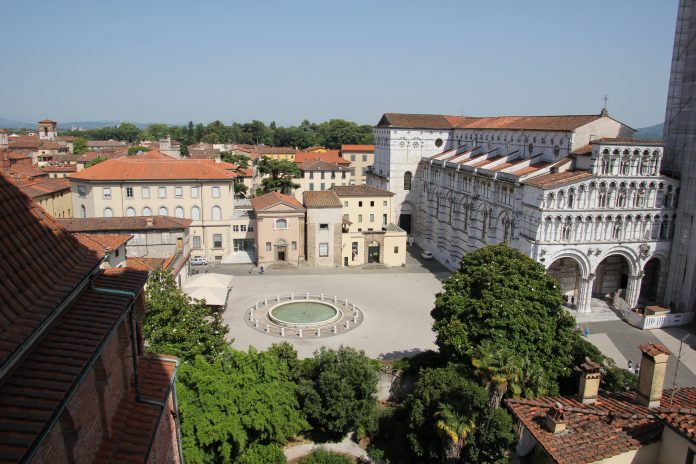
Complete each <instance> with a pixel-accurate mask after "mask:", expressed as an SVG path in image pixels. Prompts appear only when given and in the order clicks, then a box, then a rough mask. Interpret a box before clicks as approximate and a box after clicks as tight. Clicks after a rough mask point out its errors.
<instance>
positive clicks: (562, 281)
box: [546, 255, 583, 308]
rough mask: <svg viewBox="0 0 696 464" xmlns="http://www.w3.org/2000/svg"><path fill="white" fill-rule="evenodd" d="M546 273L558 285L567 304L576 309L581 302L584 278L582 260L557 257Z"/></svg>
mask: <svg viewBox="0 0 696 464" xmlns="http://www.w3.org/2000/svg"><path fill="white" fill-rule="evenodd" d="M546 273H547V274H548V275H549V277H551V278H552V279H554V280H555V281H556V283H558V286H559V289H560V291H561V293H562V294H563V298H564V300H565V303H566V304H567V305H570V307H571V308H575V307H576V304H578V303H579V302H580V301H579V300H580V287H581V285H582V284H581V279H582V278H583V275H582V273H583V270H582V262H581V260H578V259H577V258H576V257H575V256H573V255H566V256H560V257H556V259H554V260H553V261H552V262H551V264H550V265H549V267H548V269H547V270H546Z"/></svg>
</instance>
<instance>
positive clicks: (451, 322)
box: [431, 244, 576, 393]
mask: <svg viewBox="0 0 696 464" xmlns="http://www.w3.org/2000/svg"><path fill="white" fill-rule="evenodd" d="M562 303H563V299H562V297H561V293H560V291H559V289H558V284H557V283H556V282H555V281H554V280H553V279H552V278H551V277H549V276H548V275H547V274H546V270H545V269H544V267H543V266H542V265H541V264H539V263H537V262H535V261H534V260H532V259H531V258H529V257H527V256H525V255H524V254H522V253H520V252H519V251H517V250H514V249H512V248H510V247H508V246H507V245H505V244H499V245H492V246H487V247H484V248H481V249H479V250H477V251H475V252H473V253H470V254H468V255H466V256H465V257H464V258H463V259H462V261H461V266H460V270H459V271H458V272H456V273H455V274H453V275H452V277H450V278H449V279H447V280H446V281H445V283H444V288H443V291H442V292H440V293H439V294H438V295H437V298H436V302H435V308H434V309H433V311H432V313H431V314H432V316H433V318H434V319H435V322H434V324H433V328H434V330H435V332H436V333H437V339H436V343H437V345H438V347H439V348H440V351H441V352H442V353H443V355H444V356H445V357H447V358H448V359H449V360H451V361H455V362H461V363H465V364H466V363H470V362H471V361H470V360H471V358H472V357H473V356H474V353H475V350H476V349H477V347H478V346H479V345H480V344H481V343H483V342H485V341H490V342H491V343H492V344H494V345H495V346H496V348H497V349H503V350H507V351H509V352H512V353H515V354H516V355H517V356H519V357H521V358H523V359H526V360H528V361H529V363H531V365H532V366H533V368H532V369H533V370H537V371H538V369H539V368H540V369H541V370H542V371H543V372H544V373H545V375H546V381H547V383H548V384H547V385H546V387H547V390H548V391H549V392H550V393H556V392H557V391H558V388H557V387H558V385H557V379H558V377H559V376H562V375H565V374H567V373H568V372H569V370H570V367H569V365H570V362H571V358H570V350H571V346H572V344H573V340H574V339H575V336H576V334H575V330H574V329H575V322H574V320H573V319H572V317H571V316H570V315H568V314H567V313H566V312H565V311H564V310H563V309H562Z"/></svg>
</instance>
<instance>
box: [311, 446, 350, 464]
mask: <svg viewBox="0 0 696 464" xmlns="http://www.w3.org/2000/svg"><path fill="white" fill-rule="evenodd" d="M298 464H353V460H352V459H351V458H349V457H348V456H344V455H342V454H339V453H334V452H332V451H329V450H325V449H323V448H317V449H315V450H314V451H312V452H311V453H310V454H309V455H308V456H306V457H304V458H302V459H300V460H299V461H298Z"/></svg>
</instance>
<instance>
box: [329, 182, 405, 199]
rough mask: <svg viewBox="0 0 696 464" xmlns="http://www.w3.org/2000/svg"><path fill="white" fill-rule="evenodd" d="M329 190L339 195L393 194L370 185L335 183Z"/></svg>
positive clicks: (378, 195)
mask: <svg viewBox="0 0 696 464" xmlns="http://www.w3.org/2000/svg"><path fill="white" fill-rule="evenodd" d="M329 190H333V191H335V192H336V193H337V194H338V196H339V197H392V196H394V194H393V193H392V192H390V191H388V190H384V189H381V188H378V187H373V186H371V185H365V184H361V185H336V186H334V187H331V188H330V189H329Z"/></svg>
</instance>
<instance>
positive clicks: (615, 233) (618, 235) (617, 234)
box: [612, 222, 622, 240]
mask: <svg viewBox="0 0 696 464" xmlns="http://www.w3.org/2000/svg"><path fill="white" fill-rule="evenodd" d="M621 230H622V225H621V222H617V223H616V224H615V225H614V230H613V232H612V238H613V239H614V240H620V239H621Z"/></svg>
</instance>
